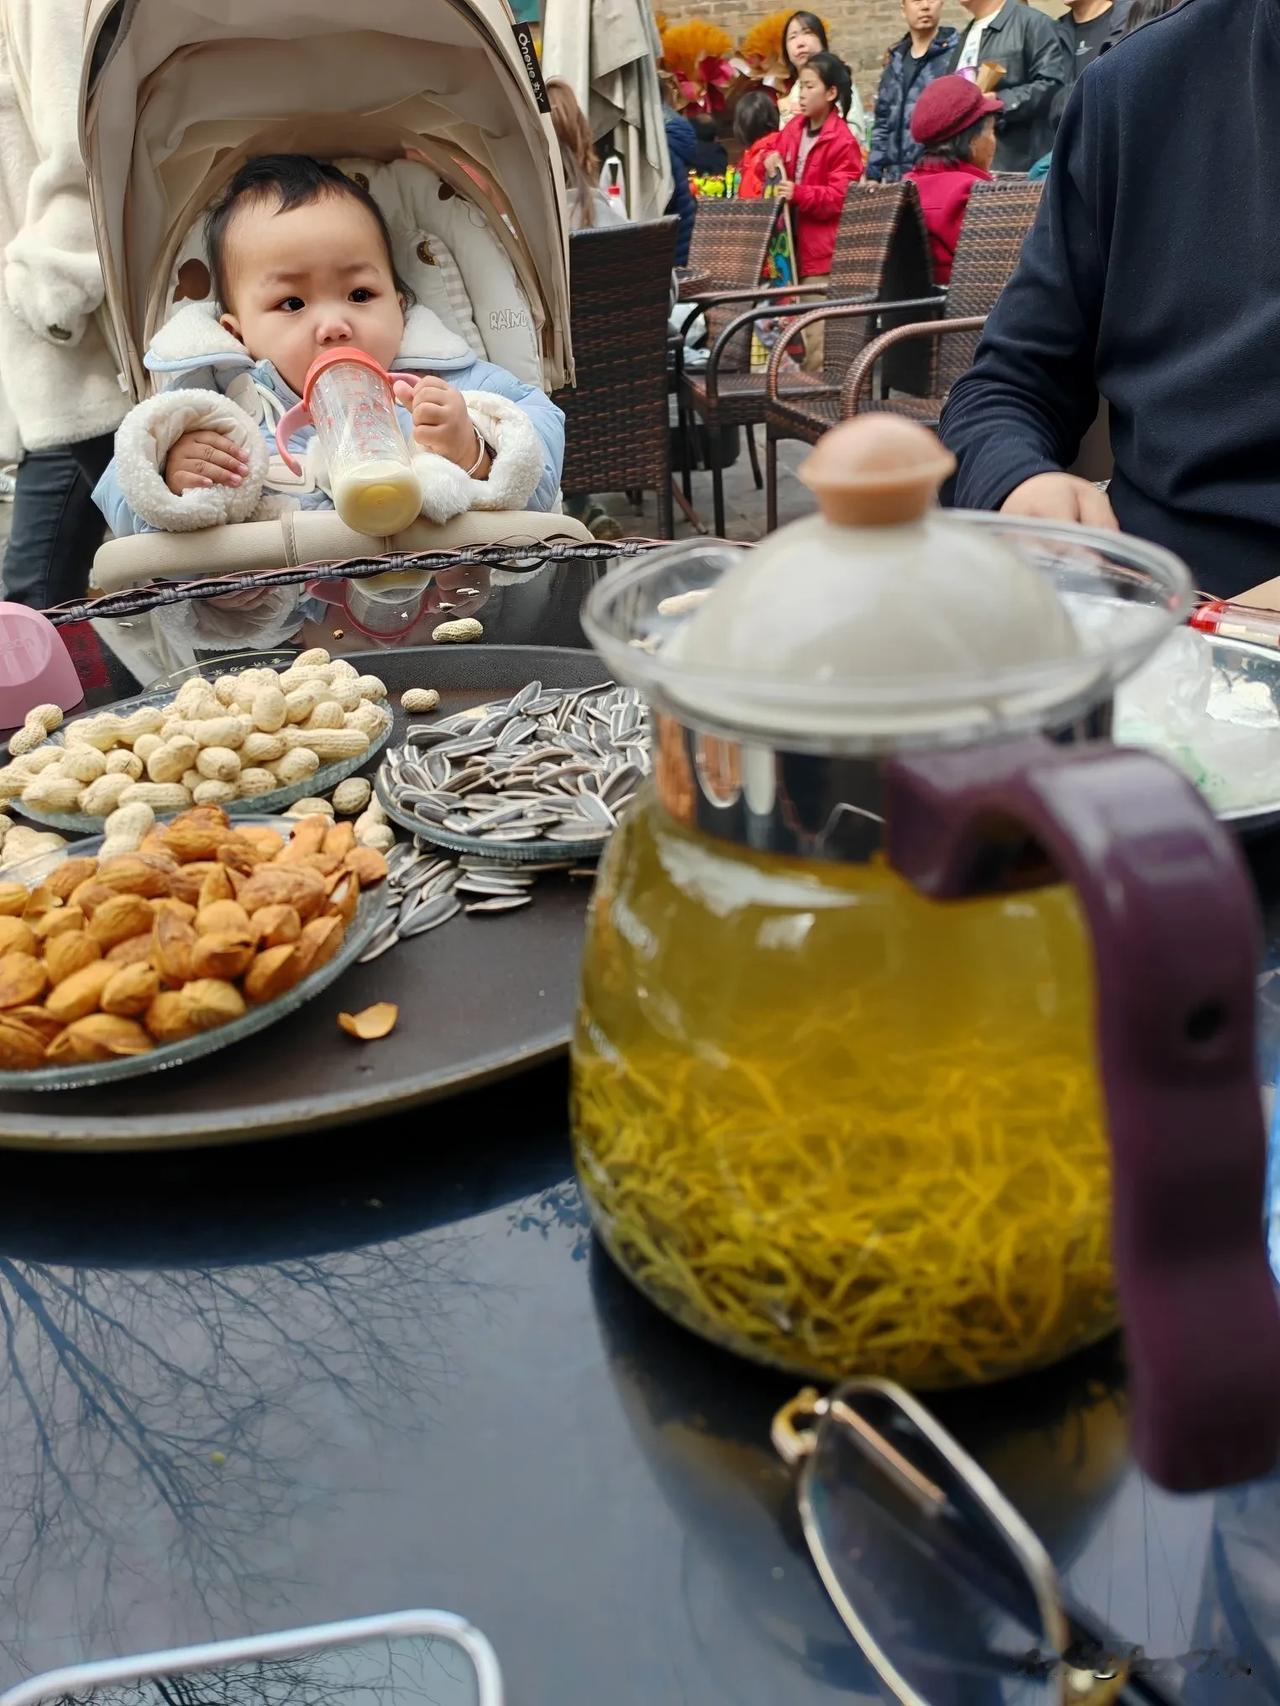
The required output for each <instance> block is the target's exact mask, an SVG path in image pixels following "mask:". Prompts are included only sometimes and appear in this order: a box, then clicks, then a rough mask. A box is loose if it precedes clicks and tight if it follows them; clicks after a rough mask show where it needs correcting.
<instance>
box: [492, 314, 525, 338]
mask: <svg viewBox="0 0 1280 1706" xmlns="http://www.w3.org/2000/svg"><path fill="white" fill-rule="evenodd" d="M528 324H529V316H528V314H527V313H526V312H525V310H524V309H523V308H495V309H494V310H493V312H492V313H491V314H490V316H489V330H490V331H491V332H514V331H518V330H519V329H520V328H522V327H527V326H528Z"/></svg>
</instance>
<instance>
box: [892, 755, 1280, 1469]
mask: <svg viewBox="0 0 1280 1706" xmlns="http://www.w3.org/2000/svg"><path fill="white" fill-rule="evenodd" d="M885 812H886V817H887V824H888V852H889V858H890V862H891V863H892V865H893V866H894V868H895V869H896V870H897V871H899V872H900V873H901V874H902V876H904V877H905V878H906V880H907V881H908V882H910V883H911V884H913V886H914V887H915V888H917V889H919V890H920V892H921V893H922V894H926V895H929V896H931V897H932V898H934V899H936V900H940V901H946V900H953V899H959V898H962V897H964V896H966V895H974V894H981V893H984V892H986V893H990V892H992V891H999V890H1000V888H1001V879H1002V877H1003V876H1005V875H1006V874H1007V873H1008V872H1009V871H1010V868H1011V864H1012V862H1013V860H1014V859H1015V858H1016V857H1017V855H1018V854H1019V853H1020V852H1021V853H1025V852H1026V851H1027V850H1028V848H1029V847H1030V848H1031V849H1033V850H1038V851H1040V852H1041V855H1042V857H1041V860H1040V866H1041V867H1042V868H1043V867H1044V866H1045V864H1046V861H1047V864H1048V866H1049V867H1051V869H1050V870H1047V871H1046V872H1045V875H1046V878H1047V879H1048V880H1053V878H1054V876H1055V875H1058V876H1060V877H1061V878H1063V879H1065V880H1066V881H1067V882H1069V883H1070V884H1071V886H1072V887H1073V889H1074V890H1075V893H1076V897H1077V899H1078V900H1079V902H1080V906H1081V910H1082V911H1083V913H1084V915H1085V918H1086V920H1087V922H1088V927H1089V933H1090V936H1091V938H1092V945H1093V959H1094V968H1095V983H1096V990H1095V1002H1096V1027H1097V1041H1098V1065H1099V1071H1100V1074H1101V1077H1102V1083H1103V1089H1104V1091H1105V1098H1106V1113H1107V1122H1108V1125H1109V1127H1110V1132H1111V1150H1112V1173H1113V1188H1112V1248H1113V1253H1114V1259H1115V1268H1116V1283H1117V1288H1118V1291H1119V1295H1120V1307H1121V1314H1122V1316H1123V1318H1124V1326H1125V1341H1126V1351H1127V1355H1128V1362H1129V1370H1130V1387H1131V1391H1132V1421H1131V1431H1132V1435H1133V1442H1134V1452H1135V1455H1136V1457H1137V1459H1138V1462H1139V1463H1140V1464H1141V1465H1142V1467H1143V1468H1144V1469H1145V1470H1146V1471H1147V1473H1148V1474H1149V1475H1150V1476H1151V1477H1152V1478H1153V1479H1154V1480H1156V1481H1158V1482H1160V1483H1161V1484H1162V1485H1163V1486H1166V1487H1169V1488H1172V1489H1173V1490H1174V1491H1176V1492H1192V1491H1197V1490H1199V1489H1202V1488H1207V1487H1220V1486H1227V1485H1230V1484H1231V1483H1232V1482H1238V1481H1245V1480H1251V1479H1253V1478H1254V1477H1256V1476H1259V1475H1264V1474H1266V1473H1267V1472H1268V1471H1269V1470H1271V1469H1272V1467H1273V1466H1274V1464H1275V1461H1276V1456H1277V1449H1278V1448H1280V1305H1278V1303H1277V1296H1276V1286H1275V1281H1274V1280H1273V1278H1272V1274H1271V1269H1270V1265H1269V1263H1268V1260H1267V1248H1266V1240H1265V1235H1264V1229H1263V1213H1264V1183H1265V1165H1266V1132H1265V1129H1264V1125H1263V1119H1262V1106H1261V1099H1260V1096H1259V1092H1258V1078H1257V1067H1256V1061H1255V1056H1254V1009H1255V1002H1256V975H1257V954H1258V943H1259V936H1260V932H1259V928H1258V917H1257V910H1256V907H1255V905H1254V901H1253V895H1252V891H1251V887H1250V882H1249V877H1248V873H1247V871H1246V869H1245V866H1244V862H1243V860H1242V859H1241V857H1240V854H1239V851H1238V850H1237V848H1236V846H1235V844H1234V842H1233V841H1232V839H1231V837H1230V835H1229V834H1228V833H1227V831H1226V830H1225V829H1224V828H1223V827H1222V825H1221V824H1219V823H1218V822H1216V821H1215V819H1214V818H1213V816H1212V814H1211V813H1210V811H1209V810H1208V808H1207V807H1206V806H1205V804H1204V802H1203V801H1202V800H1201V799H1200V797H1199V796H1198V795H1197V794H1196V792H1195V790H1194V789H1193V788H1192V786H1191V784H1190V782H1188V781H1187V780H1186V779H1185V778H1184V777H1182V776H1180V775H1179V774H1178V773H1177V772H1176V771H1175V770H1174V769H1173V768H1172V767H1171V766H1170V765H1168V764H1165V763H1164V762H1163V761H1162V760H1160V759H1157V758H1154V757H1151V756H1150V755H1148V754H1146V753H1140V752H1134V751H1126V750H1124V749H1123V748H1120V747H1111V746H1104V745H1101V744H1099V745H1083V744H1082V745H1078V746H1052V745H1050V744H1049V743H1048V742H1047V741H1043V740H1034V739H1028V740H1024V741H1017V742H1009V743H1002V744H999V745H992V746H985V747H974V748H968V749H965V750H963V751H956V752H942V753H929V754H921V755H919V756H916V755H908V756H905V757H903V758H900V759H896V760H894V761H893V762H892V763H890V764H889V765H888V766H887V767H886V774H885ZM1018 869H1019V871H1022V870H1023V869H1024V867H1023V866H1022V865H1021V864H1019V866H1018Z"/></svg>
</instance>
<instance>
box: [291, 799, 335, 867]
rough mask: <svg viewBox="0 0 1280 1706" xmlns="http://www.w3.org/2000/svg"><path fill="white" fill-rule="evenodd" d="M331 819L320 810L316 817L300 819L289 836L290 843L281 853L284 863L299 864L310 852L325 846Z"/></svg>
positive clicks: (317, 850) (316, 851)
mask: <svg viewBox="0 0 1280 1706" xmlns="http://www.w3.org/2000/svg"><path fill="white" fill-rule="evenodd" d="M329 823H330V820H329V819H328V818H327V817H324V816H322V815H321V814H320V813H319V812H317V813H316V814H315V816H314V817H304V818H301V819H299V821H298V822H297V823H295V824H294V826H293V832H292V834H291V835H290V837H289V845H288V846H287V847H286V848H285V849H284V851H283V852H282V853H281V854H280V856H279V860H280V863H281V864H282V865H297V864H300V863H301V861H302V860H303V859H305V858H306V856H307V854H308V853H318V852H319V851H320V849H321V848H322V847H323V846H324V838H325V836H326V835H327V834H328V833H329Z"/></svg>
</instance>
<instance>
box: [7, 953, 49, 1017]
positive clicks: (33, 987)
mask: <svg viewBox="0 0 1280 1706" xmlns="http://www.w3.org/2000/svg"><path fill="white" fill-rule="evenodd" d="M48 986H49V974H48V972H47V971H46V970H45V968H44V963H43V961H41V960H38V959H37V958H36V957H35V955H34V954H13V953H11V954H5V955H4V957H3V958H0V1008H4V1007H21V1006H23V1004H24V1003H26V1002H30V1001H39V999H40V997H41V996H42V995H43V994H44V992H45V990H46V989H47V988H48Z"/></svg>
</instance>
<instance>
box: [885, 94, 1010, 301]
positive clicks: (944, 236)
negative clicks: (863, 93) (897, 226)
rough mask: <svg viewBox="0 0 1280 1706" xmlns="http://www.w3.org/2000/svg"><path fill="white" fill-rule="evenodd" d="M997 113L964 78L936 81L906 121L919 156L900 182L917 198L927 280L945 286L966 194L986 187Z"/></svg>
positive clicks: (998, 105)
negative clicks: (929, 255) (929, 263)
mask: <svg viewBox="0 0 1280 1706" xmlns="http://www.w3.org/2000/svg"><path fill="white" fill-rule="evenodd" d="M1003 110H1004V103H1003V102H1002V101H998V100H997V99H996V97H995V96H994V95H984V94H983V92H982V90H981V89H979V87H978V85H977V84H976V83H972V82H970V80H969V79H968V78H967V77H939V78H938V79H937V80H936V82H933V83H930V85H929V87H928V88H927V89H926V90H925V91H924V93H923V94H922V95H921V97H920V99H919V100H918V101H917V102H916V108H915V111H914V113H912V115H911V134H912V136H913V137H914V139H915V140H916V141H917V142H918V143H919V144H920V146H921V147H922V148H923V149H924V155H923V158H921V159H920V160H919V161H917V163H916V165H915V166H914V167H913V169H912V170H911V171H909V172H908V173H906V178H907V180H908V182H910V183H913V184H914V185H915V186H916V189H917V190H918V191H919V194H920V206H921V208H922V210H923V212H924V222H925V226H926V227H927V229H928V232H929V246H930V249H931V250H932V252H933V276H934V278H935V279H936V280H937V281H938V283H939V284H948V283H950V281H951V263H952V261H953V260H954V259H955V252H956V242H957V240H958V239H959V236H960V227H961V225H963V223H964V210H965V208H966V207H967V206H968V203H969V192H970V191H971V190H972V189H973V186H974V185H975V184H976V183H990V181H991V170H990V167H991V162H992V161H993V160H994V159H995V154H996V114H997V113H998V112H1002V111H1003Z"/></svg>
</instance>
